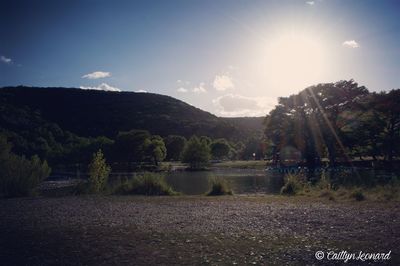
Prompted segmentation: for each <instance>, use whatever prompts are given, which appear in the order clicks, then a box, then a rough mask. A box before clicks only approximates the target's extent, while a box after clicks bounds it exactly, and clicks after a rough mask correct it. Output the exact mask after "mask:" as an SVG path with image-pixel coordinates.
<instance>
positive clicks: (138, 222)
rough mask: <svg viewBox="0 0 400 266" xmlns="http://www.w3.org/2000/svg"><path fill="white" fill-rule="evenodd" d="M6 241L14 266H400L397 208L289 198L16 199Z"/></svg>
mask: <svg viewBox="0 0 400 266" xmlns="http://www.w3.org/2000/svg"><path fill="white" fill-rule="evenodd" d="M0 234H1V239H0V261H1V263H0V264H5V265H17V264H24V265H26V264H29V265H39V264H40V265H82V264H83V265H98V264H102V265H121V264H126V265H171V264H173V265H177V264H178V265H201V264H204V265H209V264H211V265H235V264H237V265H243V264H264V265H265V264H266V265H271V264H276V265H282V264H300V265H302V264H315V265H322V264H329V263H333V261H332V260H331V261H328V260H327V259H324V260H322V261H318V260H316V259H315V256H314V255H315V252H316V251H318V250H321V251H324V252H325V254H327V252H328V251H329V250H333V251H335V252H338V251H341V250H346V251H348V252H355V253H358V252H359V251H364V252H374V253H376V252H388V251H389V250H391V260H389V261H385V263H387V264H392V265H400V206H399V204H398V203H395V202H393V203H377V202H330V201H327V200H326V201H325V200H323V199H308V198H299V197H296V198H286V197H280V196H259V197H247V196H234V197H219V198H209V197H154V198H150V197H149V198H144V197H117V196H114V197H112V196H110V197H92V196H91V197H64V198H24V199H7V200H0ZM339 262H341V263H342V262H343V261H339ZM353 262H354V263H360V261H353ZM375 264H376V263H375Z"/></svg>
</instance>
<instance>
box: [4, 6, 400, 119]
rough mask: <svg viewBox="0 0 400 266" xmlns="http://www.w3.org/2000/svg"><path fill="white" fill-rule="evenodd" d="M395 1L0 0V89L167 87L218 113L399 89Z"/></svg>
mask: <svg viewBox="0 0 400 266" xmlns="http://www.w3.org/2000/svg"><path fill="white" fill-rule="evenodd" d="M399 11H400V2H399V1H385V0H382V1H374V0H371V1H369V0H359V1H355V0H353V1H351V0H337V1H333V0H331V1H329V0H315V1H301V0H298V1H282V0H280V1H278V0H276V1H247V0H246V1H235V0H229V1H228V0H227V1H222V0H214V1H195V0H188V1H184V0H182V1H173V0H163V1H161V0H160V1H151V0H149V1H94V0H91V1H89V0H88V1H67V0H60V1H40V0H38V1H18V0H17V1H15V0H14V1H5V0H0V36H1V39H0V86H8V85H29V86H63V87H78V88H79V87H80V88H83V89H87V88H93V89H105V90H125V91H147V92H153V93H160V94H165V95H170V96H173V97H176V98H178V99H181V100H184V101H186V102H188V103H190V104H192V105H194V106H197V107H199V108H202V109H204V110H207V111H209V112H212V113H214V114H216V115H219V116H246V115H247V116H252V115H264V114H266V113H267V112H268V110H270V109H271V108H272V107H273V105H274V104H275V103H276V98H277V97H279V96H288V95H290V94H292V93H296V92H298V91H299V90H301V89H303V88H304V87H306V86H309V85H312V84H316V83H319V82H333V81H338V80H341V79H351V78H353V79H355V80H356V81H357V82H358V83H360V84H361V85H365V86H366V87H367V88H369V89H370V90H371V91H380V90H388V89H393V88H399V87H400V85H399V84H400V45H399V44H400V19H398V14H399Z"/></svg>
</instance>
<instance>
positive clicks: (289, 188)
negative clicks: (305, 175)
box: [281, 174, 304, 196]
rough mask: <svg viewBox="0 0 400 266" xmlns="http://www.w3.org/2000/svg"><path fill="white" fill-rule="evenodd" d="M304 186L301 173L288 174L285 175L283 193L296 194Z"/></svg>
mask: <svg viewBox="0 0 400 266" xmlns="http://www.w3.org/2000/svg"><path fill="white" fill-rule="evenodd" d="M303 187H304V184H303V182H302V180H301V178H300V176H299V175H294V174H288V175H286V176H285V184H284V185H283V187H282V188H281V194H282V195H289V196H292V195H296V194H298V193H299V192H300V191H301V190H302V189H303Z"/></svg>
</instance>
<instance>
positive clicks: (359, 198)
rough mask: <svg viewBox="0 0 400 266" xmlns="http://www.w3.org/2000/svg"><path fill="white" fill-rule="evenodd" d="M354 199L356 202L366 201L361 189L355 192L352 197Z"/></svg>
mask: <svg viewBox="0 0 400 266" xmlns="http://www.w3.org/2000/svg"><path fill="white" fill-rule="evenodd" d="M350 196H351V197H352V198H354V199H355V200H356V201H363V200H365V195H364V193H363V191H362V190H361V189H359V188H358V189H356V190H354V191H353V192H352V193H351V195H350Z"/></svg>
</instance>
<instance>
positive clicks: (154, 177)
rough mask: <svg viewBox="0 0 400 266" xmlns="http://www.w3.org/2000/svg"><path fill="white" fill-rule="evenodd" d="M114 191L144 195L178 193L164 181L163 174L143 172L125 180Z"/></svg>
mask: <svg viewBox="0 0 400 266" xmlns="http://www.w3.org/2000/svg"><path fill="white" fill-rule="evenodd" d="M114 193H116V194H134V195H146V196H163V195H165V196H171V195H177V194H178V193H177V192H176V191H174V190H173V189H172V188H171V186H169V185H168V184H167V183H166V182H165V178H164V176H162V175H159V174H153V173H144V174H142V175H139V176H137V177H135V178H133V179H130V180H126V181H125V182H123V183H121V185H120V186H118V187H117V188H116V189H115V192H114Z"/></svg>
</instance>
